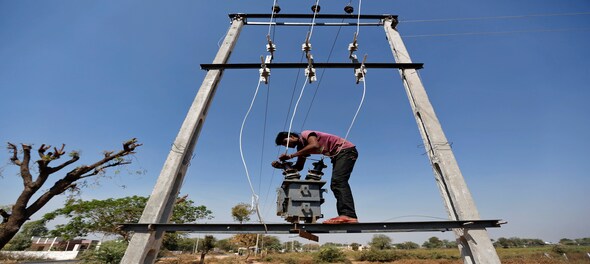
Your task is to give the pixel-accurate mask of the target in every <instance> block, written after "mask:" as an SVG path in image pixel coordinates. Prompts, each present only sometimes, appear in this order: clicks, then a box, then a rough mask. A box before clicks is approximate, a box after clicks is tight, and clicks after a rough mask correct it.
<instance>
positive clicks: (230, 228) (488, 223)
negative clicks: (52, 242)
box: [119, 220, 505, 234]
mask: <svg viewBox="0 0 590 264" xmlns="http://www.w3.org/2000/svg"><path fill="white" fill-rule="evenodd" d="M502 224H505V222H502V221H501V220H472V221H467V220H463V221H429V222H372V223H357V224H339V225H326V224H266V225H264V224H142V223H140V224H120V225H119V228H120V229H122V230H125V231H133V232H150V231H168V232H176V231H187V232H193V233H217V234H243V233H260V234H262V233H267V234H293V233H300V232H299V231H305V232H308V233H315V234H322V233H391V232H430V231H440V232H445V231H450V230H452V229H455V228H466V229H484V228H489V227H500V226H501V225H502Z"/></svg>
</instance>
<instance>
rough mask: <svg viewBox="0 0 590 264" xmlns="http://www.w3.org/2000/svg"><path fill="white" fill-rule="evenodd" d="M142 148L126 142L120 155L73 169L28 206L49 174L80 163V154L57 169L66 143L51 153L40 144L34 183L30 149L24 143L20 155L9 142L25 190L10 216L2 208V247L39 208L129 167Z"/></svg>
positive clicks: (111, 153) (108, 154)
mask: <svg viewBox="0 0 590 264" xmlns="http://www.w3.org/2000/svg"><path fill="white" fill-rule="evenodd" d="M141 145H142V144H139V143H138V142H137V139H135V138H133V139H131V140H129V141H126V142H124V143H123V148H122V150H119V151H117V152H114V151H108V152H105V153H104V157H103V158H102V159H101V160H99V161H97V162H95V163H93V164H91V165H82V166H78V167H76V168H74V169H72V170H71V171H69V172H67V173H66V174H65V175H64V176H63V177H62V178H61V179H58V180H57V181H55V182H54V183H53V186H51V187H50V188H49V189H48V190H47V191H45V192H43V193H40V196H39V197H38V198H37V199H36V200H35V201H34V202H32V203H29V202H30V200H31V199H32V198H33V197H35V196H37V192H38V191H39V190H40V188H41V187H42V186H43V185H44V184H45V182H46V181H47V179H48V178H49V176H50V175H52V174H53V173H55V172H58V171H60V170H62V169H64V168H65V167H67V166H68V165H70V164H72V163H74V162H76V161H78V160H79V159H80V155H79V153H78V152H75V151H73V152H70V154H69V156H70V159H69V160H67V161H65V162H63V163H61V164H59V165H58V166H55V167H51V166H49V164H50V163H51V162H52V161H54V160H57V159H60V158H61V157H62V156H63V155H64V154H66V152H65V144H62V146H61V147H59V148H57V147H54V148H53V151H49V150H50V149H52V147H51V146H49V145H45V144H43V145H41V147H39V148H38V149H37V153H38V155H39V160H37V161H35V163H36V164H37V166H38V175H36V177H37V178H36V179H35V181H33V175H31V171H30V168H29V167H30V162H31V146H30V145H25V144H21V147H22V154H21V153H19V149H18V147H17V145H15V144H12V143H10V142H9V143H8V147H7V148H8V151H9V153H10V161H11V163H12V164H14V165H17V166H19V168H20V177H21V178H22V179H23V183H24V189H23V190H22V192H21V193H20V195H19V197H18V198H17V200H16V202H15V204H14V206H13V207H12V212H11V213H10V214H9V213H8V212H6V211H5V210H2V209H0V216H2V218H3V220H2V224H0V248H2V247H4V245H5V244H6V243H7V242H8V241H9V240H10V239H11V238H12V237H13V236H14V235H15V234H16V233H17V232H18V229H19V228H20V227H21V226H22V225H23V224H24V222H25V221H26V220H27V219H28V218H29V217H30V216H31V215H33V214H34V213H36V212H37V211H39V209H41V208H42V207H43V206H45V205H46V204H47V203H48V202H49V201H50V200H51V199H52V198H53V197H54V196H56V195H60V194H62V193H64V192H65V191H67V190H68V189H76V188H78V187H77V184H78V183H79V182H80V180H82V179H85V178H88V177H92V176H96V175H99V174H102V173H104V172H105V170H106V169H108V168H111V167H117V166H122V165H127V164H130V163H131V161H130V160H129V159H125V157H126V156H128V155H131V154H134V153H135V152H134V151H135V149H136V148H137V147H139V146H141ZM19 154H20V155H19Z"/></svg>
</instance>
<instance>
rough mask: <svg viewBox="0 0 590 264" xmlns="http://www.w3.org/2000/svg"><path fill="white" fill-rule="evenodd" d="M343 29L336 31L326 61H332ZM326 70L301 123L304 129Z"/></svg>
mask: <svg viewBox="0 0 590 264" xmlns="http://www.w3.org/2000/svg"><path fill="white" fill-rule="evenodd" d="M342 21H344V19H342ZM341 29H342V26H339V27H338V32H336V36H335V37H334V42H332V47H331V48H330V52H329V53H328V59H327V60H326V62H330V59H331V58H332V53H333V52H334V47H336V41H338V36H340V30H341ZM325 72H326V69H322V73H321V74H320V78H319V80H318V85H317V88H316V89H315V91H314V93H313V97H312V98H311V102H310V103H309V108H307V112H306V113H305V118H304V119H303V123H302V124H301V129H300V130H303V127H305V122H307V118H308V117H309V113H310V112H311V107H312V106H313V103H314V101H315V97H316V95H317V93H318V91H319V90H320V87H321V84H322V80H323V79H324V73H325Z"/></svg>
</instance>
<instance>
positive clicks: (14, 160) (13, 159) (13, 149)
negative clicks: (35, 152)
mask: <svg viewBox="0 0 590 264" xmlns="http://www.w3.org/2000/svg"><path fill="white" fill-rule="evenodd" d="M8 150H9V151H10V152H12V157H10V161H11V162H12V163H13V164H15V165H18V166H20V164H21V162H20V160H19V159H18V155H17V154H18V149H16V145H14V144H12V143H10V142H8Z"/></svg>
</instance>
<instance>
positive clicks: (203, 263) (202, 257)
mask: <svg viewBox="0 0 590 264" xmlns="http://www.w3.org/2000/svg"><path fill="white" fill-rule="evenodd" d="M206 254H207V253H205V252H201V261H199V264H205V255H206Z"/></svg>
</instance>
